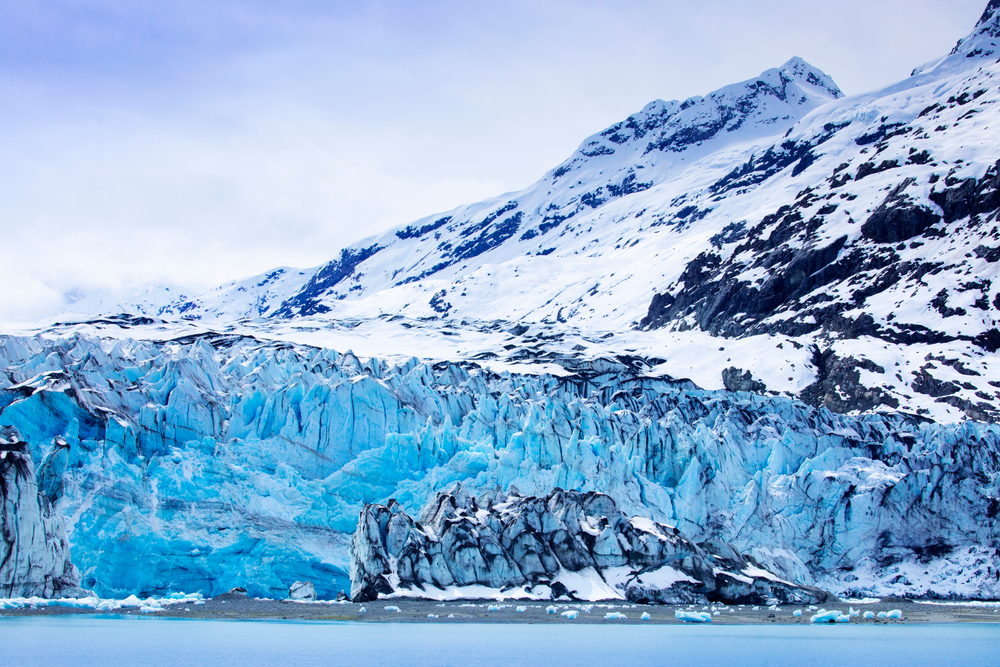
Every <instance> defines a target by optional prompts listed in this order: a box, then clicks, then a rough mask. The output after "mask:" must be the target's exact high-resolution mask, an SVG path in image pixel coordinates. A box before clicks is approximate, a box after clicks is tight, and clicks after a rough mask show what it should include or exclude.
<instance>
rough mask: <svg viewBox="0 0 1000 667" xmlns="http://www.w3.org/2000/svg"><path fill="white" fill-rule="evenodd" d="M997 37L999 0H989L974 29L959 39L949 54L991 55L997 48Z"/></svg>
mask: <svg viewBox="0 0 1000 667" xmlns="http://www.w3.org/2000/svg"><path fill="white" fill-rule="evenodd" d="M997 38H1000V0H990V2H989V4H988V5H986V10H985V11H983V15H982V16H981V17H980V18H979V23H977V24H976V27H975V29H973V31H972V32H971V33H970V34H969V35H968V36H967V37H965V38H963V39H961V40H959V42H958V44H956V45H955V48H954V49H952V50H951V54H949V55H952V56H954V55H957V54H960V53H964V54H965V56H966V57H967V58H973V57H975V56H992V55H994V54H995V53H996V52H997V50H998V41H997Z"/></svg>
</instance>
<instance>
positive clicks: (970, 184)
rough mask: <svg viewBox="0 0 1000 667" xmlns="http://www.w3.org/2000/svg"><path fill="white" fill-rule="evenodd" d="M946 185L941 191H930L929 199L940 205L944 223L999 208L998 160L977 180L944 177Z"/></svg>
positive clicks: (999, 176) (999, 178) (999, 180)
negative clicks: (958, 179)
mask: <svg viewBox="0 0 1000 667" xmlns="http://www.w3.org/2000/svg"><path fill="white" fill-rule="evenodd" d="M945 184H946V185H947V186H948V187H947V188H945V189H944V190H942V191H937V192H931V194H930V199H931V201H933V202H934V203H935V204H937V205H938V206H940V207H941V211H942V212H943V214H944V221H945V222H946V223H950V222H954V221H955V220H961V219H962V218H966V217H968V216H970V215H982V214H985V213H992V212H993V211H996V210H997V209H998V208H1000V161H998V162H997V163H996V164H994V165H993V166H992V167H991V168H990V169H989V171H987V172H986V175H985V176H983V177H982V178H981V179H979V180H978V181H977V180H976V179H974V178H967V179H965V180H962V181H957V180H954V179H950V178H949V179H946V180H945Z"/></svg>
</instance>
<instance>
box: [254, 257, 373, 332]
mask: <svg viewBox="0 0 1000 667" xmlns="http://www.w3.org/2000/svg"><path fill="white" fill-rule="evenodd" d="M380 250H382V246H379V245H378V244H375V245H371V246H369V247H367V248H358V249H351V248H344V249H343V250H341V251H340V259H336V260H334V261H332V262H330V263H328V264H326V265H325V266H323V268H321V269H320V270H319V271H317V272H316V274H315V275H314V276H313V277H312V278H310V279H309V282H308V283H306V285H305V286H304V287H303V288H302V290H301V291H300V292H299V293H298V294H296V295H295V296H293V297H291V298H290V299H288V300H287V301H285V302H284V303H283V304H281V307H280V308H278V310H276V311H275V312H274V314H273V315H272V317H279V318H280V317H293V316H295V315H298V316H302V317H306V316H309V315H317V314H322V313H326V312H329V310H330V308H329V307H327V306H325V305H323V304H322V303H320V298H321V297H322V296H323V295H324V294H326V292H327V291H328V290H331V289H333V288H335V287H336V286H337V285H339V284H340V283H341V282H342V281H343V280H345V279H347V278H349V277H350V276H352V275H354V272H355V270H356V269H357V267H358V265H359V264H361V263H362V262H364V261H365V260H366V259H368V258H369V257H372V256H373V255H375V253H377V252H378V251H380Z"/></svg>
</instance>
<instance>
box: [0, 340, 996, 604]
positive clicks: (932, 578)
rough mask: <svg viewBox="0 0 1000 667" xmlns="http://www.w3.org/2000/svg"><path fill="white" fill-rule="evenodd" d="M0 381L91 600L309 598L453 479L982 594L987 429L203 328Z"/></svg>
mask: <svg viewBox="0 0 1000 667" xmlns="http://www.w3.org/2000/svg"><path fill="white" fill-rule="evenodd" d="M0 364H2V366H3V367H4V368H6V371H5V373H4V375H2V376H0V397H2V398H0V406H2V408H0V425H8V424H9V425H14V426H16V427H17V428H18V429H19V430H20V431H21V433H22V434H23V437H24V439H25V440H26V441H27V442H28V443H30V450H31V455H32V457H33V458H35V459H36V460H46V459H47V460H49V461H51V464H50V466H49V467H48V469H49V470H50V471H51V472H50V473H49V475H50V476H49V477H48V479H50V480H58V481H57V482H56V483H54V484H52V485H51V489H50V491H48V492H49V493H51V497H52V498H53V499H54V502H55V504H56V507H57V508H58V509H59V511H60V512H61V514H62V515H63V516H64V517H65V518H66V531H67V535H68V538H69V542H70V544H71V546H72V554H73V561H74V563H76V564H77V566H78V567H79V568H80V570H81V572H82V584H83V586H84V587H86V588H92V589H94V590H95V591H96V592H97V593H98V594H99V595H100V596H101V597H105V598H112V597H118V598H122V597H126V596H127V595H129V594H133V593H134V594H137V595H139V596H140V597H147V596H150V595H164V594H167V593H169V592H172V591H180V590H183V591H188V592H197V593H201V594H203V595H206V596H208V595H216V594H219V593H222V592H224V591H226V590H229V589H230V588H232V587H234V586H243V587H245V588H246V589H247V590H248V591H249V593H250V594H251V595H256V596H266V597H284V596H285V595H286V593H287V591H288V588H289V585H291V584H292V583H293V582H295V581H312V582H314V583H315V586H316V591H317V594H318V595H319V597H321V598H330V597H332V596H334V595H336V594H337V593H338V592H339V591H340V590H347V589H349V580H348V568H349V557H350V555H349V554H350V541H351V535H352V534H353V533H354V531H355V529H356V527H357V519H358V515H359V513H360V512H361V510H362V508H363V507H364V505H366V504H368V503H376V502H377V503H385V502H388V501H389V499H395V500H396V501H397V502H398V503H399V504H400V505H401V506H402V507H403V508H404V509H406V511H408V512H410V513H416V512H418V511H419V509H420V508H421V507H423V506H424V505H425V504H426V503H427V501H428V500H429V499H430V498H432V497H433V495H434V494H435V493H436V492H437V491H439V490H442V489H444V488H446V487H447V486H448V485H450V484H453V483H455V482H461V484H462V485H463V487H465V488H466V489H468V490H469V491H470V492H472V493H475V494H477V495H479V494H481V493H495V492H496V491H497V490H501V491H504V492H510V490H511V489H515V490H517V491H519V492H520V493H524V494H529V495H545V494H547V493H549V492H550V491H551V490H552V489H553V488H556V487H558V488H562V489H566V490H576V491H584V492H586V491H596V492H600V493H605V494H608V495H610V496H611V497H613V498H614V499H615V500H616V501H617V503H618V504H619V506H620V507H621V508H622V510H623V511H625V512H626V513H628V514H630V515H640V516H649V517H651V518H652V519H653V520H654V521H657V522H660V523H666V524H669V525H672V526H676V527H677V528H678V529H680V530H681V531H682V532H683V533H684V534H685V535H687V536H688V537H689V538H690V539H691V540H693V541H695V542H703V541H706V540H709V539H720V540H722V541H724V542H726V543H728V544H731V545H733V546H734V547H735V548H737V549H738V550H739V551H740V552H742V553H746V554H749V555H751V556H752V557H753V558H754V560H755V561H756V562H758V563H760V564H761V565H762V566H763V567H765V568H767V569H769V570H771V571H772V572H775V573H777V574H779V575H780V576H781V577H782V578H784V579H787V580H789V581H792V582H795V583H798V584H805V585H820V586H822V587H824V588H826V589H828V590H832V591H834V592H837V593H843V594H847V593H849V594H852V595H881V594H887V593H893V592H894V593H900V594H902V593H907V594H911V595H914V594H920V595H929V596H939V597H949V596H952V595H956V594H958V595H965V596H968V597H980V598H997V597H1000V578H998V577H1000V557H998V554H997V550H996V547H995V545H996V544H997V540H998V514H1000V497H998V492H1000V488H998V487H1000V447H998V436H1000V429H998V427H997V426H995V425H989V424H983V423H977V422H966V423H963V424H959V425H942V424H936V423H933V422H931V421H929V420H926V419H923V418H920V417H916V416H912V415H903V414H893V413H887V414H866V415H859V416H846V415H840V414H836V413H833V412H830V411H829V410H826V409H822V408H821V409H816V408H813V407H811V406H808V405H805V404H803V403H801V402H799V401H796V400H792V399H790V398H787V397H774V396H770V397H769V396H760V395H756V394H751V393H733V392H725V391H706V390H702V389H699V388H698V387H697V386H696V385H695V384H693V383H691V382H690V381H687V380H677V379H672V378H669V377H649V376H646V375H644V370H645V369H647V368H648V366H643V365H642V364H635V363H634V364H633V365H631V366H629V365H626V364H624V363H622V361H620V360H617V359H614V358H609V359H603V360H602V359H595V360H590V361H584V360H575V364H576V365H575V366H573V368H574V370H573V371H572V372H569V371H565V372H564V373H563V374H562V375H553V374H519V373H511V372H509V371H505V372H501V373H496V372H493V371H491V370H489V369H486V368H482V367H480V366H479V365H478V364H476V363H474V362H468V361H466V362H437V363H427V362H421V361H420V360H418V359H416V358H411V359H409V360H407V361H401V362H395V363H392V364H390V363H387V362H385V361H382V360H380V359H378V358H367V359H366V358H359V357H357V356H355V355H354V354H353V353H351V352H343V353H338V352H336V351H334V350H331V349H324V348H315V347H310V346H304V345H294V344H289V343H287V342H281V341H277V342H275V341H266V340H260V339H257V338H253V337H250V336H244V335H236V334H224V333H215V332H205V333H203V334H201V335H192V336H187V337H181V338H176V339H167V340H162V341H156V340H137V339H129V338H110V337H103V338H102V337H98V336H94V335H86V334H81V333H72V334H68V335H64V336H33V337H17V336H5V337H3V338H2V339H0ZM43 485H44V481H43ZM137 563H141V564H142V565H141V567H137V566H136V564H137ZM921 572H928V573H930V574H929V575H927V576H922V575H921V574H920V573H921ZM901 573H902V574H901ZM943 573H947V574H949V575H950V576H948V577H943V576H938V575H940V574H943ZM957 580H960V581H961V582H962V584H961V586H958V585H956V583H955V581H957Z"/></svg>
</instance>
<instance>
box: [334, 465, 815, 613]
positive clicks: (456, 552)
mask: <svg viewBox="0 0 1000 667" xmlns="http://www.w3.org/2000/svg"><path fill="white" fill-rule="evenodd" d="M481 500H482V501H483V504H482V505H480V504H479V502H477V499H476V498H475V497H473V496H470V495H469V494H468V493H466V492H465V490H464V489H463V488H462V487H461V485H459V484H455V485H454V486H453V487H452V488H450V489H448V490H447V491H444V492H439V493H438V494H436V495H435V496H434V498H432V499H431V501H430V502H429V503H428V504H427V506H426V507H425V508H424V510H423V513H422V514H421V516H420V521H419V522H416V521H414V520H413V519H412V518H410V516H409V515H407V514H406V512H405V511H403V510H402V508H400V506H399V504H398V503H397V502H395V501H394V500H390V501H389V503H388V505H374V504H373V505H366V506H365V508H364V509H363V510H362V512H361V517H360V518H359V519H358V529H357V532H355V533H354V543H353V545H352V549H351V554H352V557H351V597H352V598H353V599H354V600H356V601H358V600H360V601H366V600H376V599H378V598H379V597H396V596H403V597H405V596H416V597H430V598H437V599H448V598H449V597H456V598H460V597H466V598H476V597H479V598H482V597H494V596H505V597H514V598H518V597H520V598H531V599H560V598H563V597H564V596H565V597H568V598H571V599H575V600H590V601H595V600H609V599H611V600H613V599H626V600H631V601H633V602H641V603H644V604H649V603H651V602H652V603H659V604H681V603H699V604H700V603H706V602H709V601H713V602H714V601H718V602H726V603H730V604H765V603H769V602H768V601H769V600H777V601H779V602H781V603H797V604H810V603H814V602H825V601H826V600H827V599H828V598H829V597H830V595H829V594H828V593H826V592H825V591H821V590H819V589H816V588H809V587H802V586H796V585H794V584H792V583H790V582H786V581H783V580H782V579H781V578H780V577H778V576H776V575H775V574H773V573H771V572H767V571H766V570H764V569H762V568H761V567H759V566H758V565H757V563H755V562H754V561H753V559H752V558H748V557H745V556H742V555H740V554H738V553H736V551H735V550H733V548H732V547H730V546H729V545H727V544H725V543H722V542H719V541H718V540H709V541H708V542H706V543H702V544H700V545H697V544H694V543H693V542H691V541H690V540H688V539H687V538H685V537H684V536H683V535H681V534H680V532H679V531H678V530H677V529H676V528H673V527H670V526H666V525H664V524H661V523H655V522H653V521H650V520H649V519H647V518H645V517H638V516H636V517H628V516H626V515H625V514H624V513H622V512H621V510H619V509H618V506H617V505H616V504H615V501H614V500H613V499H612V498H611V497H610V496H607V495H605V494H602V493H594V492H589V493H580V492H579V491H563V490H561V489H556V490H555V491H553V492H552V493H550V494H548V495H547V496H545V497H544V498H536V497H532V496H528V497H526V496H521V495H519V494H518V493H517V492H516V490H513V489H512V493H511V494H510V495H507V494H505V493H503V492H499V493H494V494H486V495H485V496H484V497H483V498H481ZM769 604H774V603H773V602H771V603H769Z"/></svg>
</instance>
